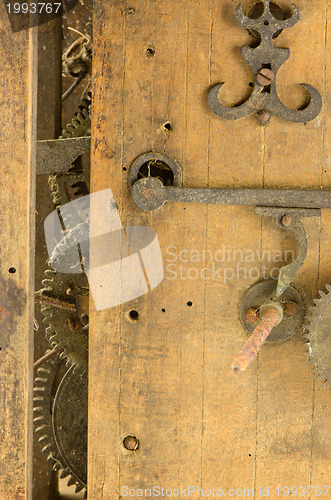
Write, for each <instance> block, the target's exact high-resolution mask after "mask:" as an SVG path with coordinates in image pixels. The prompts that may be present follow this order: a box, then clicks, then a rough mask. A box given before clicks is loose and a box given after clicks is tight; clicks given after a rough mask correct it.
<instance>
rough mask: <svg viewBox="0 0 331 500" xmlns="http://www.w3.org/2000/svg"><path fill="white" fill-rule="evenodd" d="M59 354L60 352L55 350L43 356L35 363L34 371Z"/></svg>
mask: <svg viewBox="0 0 331 500" xmlns="http://www.w3.org/2000/svg"><path fill="white" fill-rule="evenodd" d="M56 354H58V351H57V350H56V349H53V350H52V351H49V352H47V353H46V354H45V355H44V356H42V357H41V358H40V359H38V361H36V362H35V364H34V365H33V368H34V370H37V369H38V368H39V367H40V366H41V365H43V364H44V363H46V361H48V360H49V359H52V358H54V356H55V355H56Z"/></svg>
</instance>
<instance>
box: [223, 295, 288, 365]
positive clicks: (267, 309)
mask: <svg viewBox="0 0 331 500" xmlns="http://www.w3.org/2000/svg"><path fill="white" fill-rule="evenodd" d="M260 311H261V321H260V322H259V324H258V325H257V327H256V328H255V330H254V331H253V333H252V335H251V336H250V337H249V339H248V340H247V342H246V344H245V345H244V347H243V348H242V350H241V351H240V353H239V354H238V355H237V356H236V357H235V358H234V360H233V362H232V364H231V368H232V370H233V371H234V372H235V373H239V372H242V371H244V370H246V368H247V367H248V366H249V365H250V363H251V362H252V361H253V359H254V358H255V357H256V355H257V353H258V352H259V350H260V349H261V347H262V346H263V344H264V342H265V341H266V339H267V338H268V336H269V335H270V333H271V331H272V329H273V328H274V327H275V326H277V325H279V323H280V322H281V321H282V319H283V309H282V307H281V306H280V305H279V304H277V303H274V304H270V303H269V304H266V305H263V306H261V310H260Z"/></svg>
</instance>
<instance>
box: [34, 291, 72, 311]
mask: <svg viewBox="0 0 331 500" xmlns="http://www.w3.org/2000/svg"><path fill="white" fill-rule="evenodd" d="M34 300H35V302H40V303H41V304H46V305H49V306H53V307H56V308H57V309H65V310H66V311H72V312H76V311H77V307H76V305H75V304H69V303H68V302H63V301H62V300H58V299H53V298H52V297H47V296H46V295H35V298H34Z"/></svg>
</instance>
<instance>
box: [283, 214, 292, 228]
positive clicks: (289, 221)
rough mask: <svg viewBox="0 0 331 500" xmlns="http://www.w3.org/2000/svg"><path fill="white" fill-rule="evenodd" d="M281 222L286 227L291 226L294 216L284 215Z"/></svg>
mask: <svg viewBox="0 0 331 500" xmlns="http://www.w3.org/2000/svg"><path fill="white" fill-rule="evenodd" d="M281 222H282V224H283V226H284V227H289V226H290V225H291V224H292V217H291V216H290V215H284V216H283V217H282V220H281Z"/></svg>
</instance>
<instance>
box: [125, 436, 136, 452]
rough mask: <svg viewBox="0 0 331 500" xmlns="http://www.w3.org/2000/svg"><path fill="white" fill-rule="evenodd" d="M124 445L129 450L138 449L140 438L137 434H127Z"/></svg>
mask: <svg viewBox="0 0 331 500" xmlns="http://www.w3.org/2000/svg"><path fill="white" fill-rule="evenodd" d="M123 446H124V448H126V449H127V450H130V451H136V450H137V449H138V447H139V440H138V439H137V438H136V437H135V436H126V437H125V438H124V439H123Z"/></svg>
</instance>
